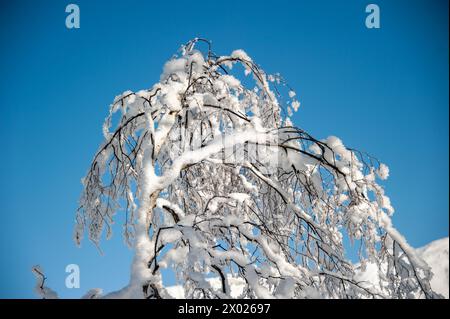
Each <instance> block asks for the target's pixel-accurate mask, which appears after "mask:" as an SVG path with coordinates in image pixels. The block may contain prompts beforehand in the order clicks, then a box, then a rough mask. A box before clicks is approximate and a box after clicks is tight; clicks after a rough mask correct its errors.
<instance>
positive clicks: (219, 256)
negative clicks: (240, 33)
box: [75, 39, 438, 298]
mask: <svg viewBox="0 0 450 319" xmlns="http://www.w3.org/2000/svg"><path fill="white" fill-rule="evenodd" d="M199 47H203V49H204V50H203V51H201V50H200V49H199ZM299 106H300V103H299V101H298V100H297V94H296V93H295V92H294V90H292V88H290V87H289V86H288V85H287V84H286V82H285V81H284V79H283V78H282V77H281V76H280V75H279V74H275V75H268V74H266V73H265V72H264V71H263V70H262V69H261V68H260V67H259V66H258V65H257V64H256V63H255V62H254V61H253V60H252V58H250V57H249V56H248V55H247V53H245V52H244V51H243V50H235V51H233V52H232V53H231V54H230V55H226V56H218V55H216V54H215V53H214V52H213V51H212V48H211V43H210V42H209V41H206V40H204V39H194V40H192V41H190V42H189V43H187V44H186V45H184V46H183V47H182V48H181V50H180V53H179V55H178V56H176V57H174V58H172V59H171V60H169V61H168V62H167V63H166V64H165V65H164V68H163V72H162V74H161V77H160V82H159V83H156V84H155V85H154V86H153V87H151V88H150V89H148V90H142V91H138V92H131V91H126V92H124V93H123V94H121V95H119V96H117V97H116V98H115V100H114V101H113V103H112V104H111V107H110V110H109V115H108V116H107V118H106V120H105V123H104V125H103V134H104V137H105V141H104V142H103V144H102V145H101V146H100V148H99V150H98V152H97V153H96V155H95V156H94V159H93V161H92V163H91V165H90V168H89V170H88V173H87V175H86V177H85V178H84V179H83V185H84V191H83V193H82V196H81V201H80V208H79V210H78V212H77V216H76V220H77V224H76V227H75V241H76V242H77V244H79V243H80V241H81V238H82V236H83V234H84V233H87V235H88V236H89V239H90V240H91V241H92V242H94V243H95V244H96V245H99V243H100V239H101V237H102V236H103V234H104V233H105V234H106V237H107V238H109V236H111V234H112V224H113V221H114V215H115V214H116V213H123V214H124V220H125V223H124V225H123V236H124V239H125V241H126V242H127V243H128V244H129V245H131V246H132V247H133V248H134V250H135V257H134V259H133V264H132V267H131V276H130V282H129V284H128V286H126V287H124V288H123V289H122V290H120V291H117V292H114V293H110V294H109V295H106V296H105V297H110V298H119V297H122V298H125V297H135V298H167V297H170V295H169V294H168V292H167V290H166V289H165V287H164V285H163V281H162V279H163V278H162V275H161V272H160V270H161V269H162V268H167V267H171V268H173V269H174V270H175V271H176V274H177V278H178V280H179V281H180V283H182V284H183V286H184V289H185V296H186V297H187V298H230V297H231V293H230V290H231V289H230V278H240V280H242V281H243V282H244V283H245V287H244V289H243V292H242V295H241V296H239V297H241V298H411V297H420V298H424V297H425V298H434V297H438V296H437V295H436V294H435V293H434V292H433V291H432V290H431V288H430V285H429V281H430V277H431V272H430V269H429V268H428V266H427V265H426V264H425V263H424V262H423V261H422V260H421V259H420V258H419V257H418V256H417V255H416V253H415V251H414V250H413V249H412V248H411V247H410V246H409V245H408V243H407V242H406V240H405V239H404V238H403V237H402V236H401V234H399V233H398V231H397V230H396V229H395V228H394V227H393V226H392V222H391V219H390V216H391V215H392V214H393V212H394V210H393V208H392V206H391V203H390V200H389V198H388V197H387V196H386V195H385V194H384V189H383V187H382V186H381V185H380V184H378V179H385V178H387V177H388V174H389V171H388V168H387V166H385V165H384V164H381V163H379V162H378V161H377V160H376V159H374V158H373V157H370V156H369V155H367V154H364V153H362V152H359V151H357V150H353V149H350V148H348V147H346V146H345V145H344V144H343V142H342V141H341V140H340V139H339V138H337V137H333V136H331V137H328V138H327V139H324V140H319V139H316V138H314V137H312V136H311V135H310V134H308V133H307V132H305V131H304V130H302V129H300V128H298V127H296V126H295V125H293V124H292V123H293V122H292V120H291V118H290V117H291V116H292V114H293V113H294V112H296V111H297V109H298V108H299ZM345 236H348V237H349V238H350V239H351V240H352V241H354V242H358V243H359V247H360V249H359V257H360V266H359V267H362V268H364V267H366V265H369V264H370V265H371V267H375V269H376V270H377V277H378V278H377V283H376V284H374V283H372V282H366V281H363V280H359V279H358V278H359V276H358V273H357V272H356V268H355V266H354V265H353V264H352V263H351V262H350V260H348V258H346V254H345V249H344V248H345V247H344V245H343V239H344V237H345ZM211 276H214V277H216V278H219V279H220V282H221V285H220V287H215V286H212V285H211V282H210V281H209V280H206V278H208V277H211ZM91 295H93V296H96V295H97V292H95V291H94V292H93V293H92V294H89V296H88V297H91Z"/></svg>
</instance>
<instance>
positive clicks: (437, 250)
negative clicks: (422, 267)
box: [417, 237, 449, 299]
mask: <svg viewBox="0 0 450 319" xmlns="http://www.w3.org/2000/svg"><path fill="white" fill-rule="evenodd" d="M448 250H449V249H448V237H446V238H442V239H438V240H435V241H432V242H431V243H429V244H428V245H426V246H424V247H422V248H418V249H417V252H418V254H419V256H420V257H422V259H423V260H425V261H426V262H427V264H428V265H429V266H430V267H431V269H432V271H433V273H434V276H433V278H432V279H431V287H432V288H433V290H434V291H436V292H437V293H440V294H442V295H444V296H445V298H447V299H448V298H449V294H448V286H449V282H448V281H449V277H448V258H449V253H448Z"/></svg>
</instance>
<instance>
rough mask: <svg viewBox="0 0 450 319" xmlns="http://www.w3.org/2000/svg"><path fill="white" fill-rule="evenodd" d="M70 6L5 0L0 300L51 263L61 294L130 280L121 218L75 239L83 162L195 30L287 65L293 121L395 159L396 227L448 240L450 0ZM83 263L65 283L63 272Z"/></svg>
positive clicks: (23, 291) (418, 242)
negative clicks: (107, 236)
mask: <svg viewBox="0 0 450 319" xmlns="http://www.w3.org/2000/svg"><path fill="white" fill-rule="evenodd" d="M73 2H74V3H77V4H78V5H79V7H80V11H81V28H80V29H76V30H75V29H73V30H69V29H67V28H66V27H65V18H66V15H67V14H66V13H65V7H66V5H67V4H69V3H70V2H69V1H62V0H59V1H50V0H46V1H39V2H36V1H14V2H11V3H8V4H6V3H3V2H2V4H1V5H0V43H1V50H0V74H1V76H0V96H1V104H0V110H1V116H0V118H1V120H0V121H1V125H0V136H1V138H2V140H3V145H2V152H1V154H2V156H1V157H0V169H1V182H0V200H1V203H2V205H1V206H0V213H1V222H2V229H1V232H0V297H3V298H33V297H35V295H34V294H33V291H32V289H33V286H34V277H33V275H32V274H31V272H30V268H31V266H32V265H34V264H40V265H41V266H42V267H43V268H44V270H45V271H46V273H47V276H48V277H49V279H48V283H49V286H51V287H52V288H54V289H55V290H57V291H58V292H59V293H60V295H61V296H63V297H79V296H81V295H82V294H83V293H84V292H86V291H87V290H88V289H90V288H94V287H101V288H104V290H105V291H111V290H114V289H118V288H121V287H122V286H124V285H125V284H126V283H127V282H128V275H129V264H130V259H131V256H132V252H131V251H130V250H129V249H128V248H126V247H125V246H124V245H122V238H121V236H120V232H121V230H120V225H117V226H119V227H118V228H117V229H116V233H115V236H113V238H112V239H111V240H110V241H108V242H103V244H102V249H103V251H104V254H103V255H100V254H99V253H98V251H97V250H96V248H95V247H94V246H93V245H92V244H90V243H89V242H88V241H84V242H83V245H82V248H81V249H78V248H76V247H75V245H74V244H73V241H72V230H73V224H74V213H75V210H76V208H77V202H78V197H79V194H80V191H81V184H80V179H81V178H82V177H83V175H84V174H85V173H86V170H87V168H88V165H89V163H90V160H91V159H92V157H93V155H94V153H95V151H96V150H97V147H98V145H99V144H100V143H101V141H102V133H101V125H102V122H103V119H104V117H105V116H106V114H107V108H108V105H109V104H110V103H111V101H112V100H113V99H114V96H116V95H117V94H119V93H121V92H123V91H125V90H127V89H131V90H139V89H143V88H148V87H150V86H152V85H153V84H154V83H155V82H156V81H157V80H158V79H159V74H160V72H161V69H162V65H163V64H164V62H165V61H166V60H167V59H169V58H170V57H171V56H172V55H173V54H174V53H175V52H176V50H177V49H178V47H179V45H180V44H182V43H185V42H187V41H188V40H189V39H191V38H193V37H195V36H202V37H205V38H208V39H211V40H212V41H213V45H214V50H215V51H216V52H217V53H219V54H229V53H230V52H231V51H232V50H234V49H238V48H242V49H244V50H245V51H247V53H248V54H249V55H250V56H252V57H253V59H254V60H255V61H256V62H257V63H258V64H260V65H261V66H262V67H263V68H264V69H265V70H266V71H267V72H269V73H274V72H280V73H282V74H283V76H284V77H285V78H286V79H287V80H288V82H289V84H290V85H291V86H292V87H294V88H295V89H296V91H297V93H298V96H299V100H300V101H301V102H302V106H301V108H300V110H299V112H298V113H297V114H296V116H295V123H296V124H297V125H298V126H300V127H302V128H304V129H306V130H307V131H309V132H311V133H312V134H313V135H314V136H316V137H319V138H325V137H327V136H329V135H336V136H339V137H340V138H342V140H343V141H344V143H345V144H346V145H348V146H351V147H354V148H358V149H361V150H364V151H367V152H369V153H370V154H372V155H375V156H376V157H377V158H379V159H380V160H381V161H383V162H385V163H386V164H387V165H388V166H389V167H390V169H391V176H390V178H389V179H388V180H387V182H386V183H384V184H385V188H386V191H387V193H388V195H389V196H390V197H391V201H392V203H393V205H394V207H395V209H396V214H395V217H394V222H395V225H396V226H397V227H398V229H399V230H400V231H401V232H402V233H403V234H404V235H405V236H406V237H407V239H408V240H409V242H410V243H411V244H412V245H413V246H416V247H418V246H422V245H424V244H426V243H428V242H430V241H432V240H434V239H438V238H441V237H445V236H448V225H449V219H448V217H449V197H448V191H449V189H448V188H449V186H448V185H449V180H448V178H449V171H448V163H449V157H448V156H449V151H448V142H449V141H448V137H449V122H448V117H449V114H448V113H449V107H448V105H449V104H448V102H449V101H448V97H449V95H448V85H449V83H448V82H449V77H448V68H449V64H448V58H449V49H448V1H426V0H422V1H392V0H390V1H380V0H374V1H372V2H373V3H376V4H378V5H379V7H380V10H381V28H380V29H370V30H369V29H367V28H366V27H365V25H364V20H365V17H366V13H365V6H366V5H367V4H368V3H370V2H368V1H295V2H294V1H292V2H288V1H282V0H278V1H245V3H241V1H226V2H224V1H220V2H213V1H207V2H206V1H196V2H186V1H184V2H181V1H180V2H178V1H171V2H170V3H168V2H167V1H158V2H156V1H155V2H150V1H134V0H127V1H111V2H109V1H100V0H97V1H92V0H91V1H73ZM71 263H76V264H78V265H79V266H80V269H81V288H80V289H67V288H66V287H65V285H64V279H65V276H66V275H67V274H66V273H65V267H66V265H68V264H71Z"/></svg>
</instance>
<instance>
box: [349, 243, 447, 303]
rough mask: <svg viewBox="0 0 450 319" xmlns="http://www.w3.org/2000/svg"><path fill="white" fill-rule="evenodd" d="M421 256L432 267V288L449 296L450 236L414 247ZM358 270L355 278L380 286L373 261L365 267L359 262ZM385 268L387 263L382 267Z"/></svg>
mask: <svg viewBox="0 0 450 319" xmlns="http://www.w3.org/2000/svg"><path fill="white" fill-rule="evenodd" d="M414 251H415V253H416V254H417V256H418V257H419V258H421V259H422V260H423V261H425V262H426V263H427V264H428V266H429V267H430V268H431V271H432V273H433V277H432V278H431V282H430V284H431V288H432V289H433V290H434V291H435V292H437V293H439V294H441V295H443V296H444V297H445V298H447V299H448V298H449V238H448V237H446V238H442V239H439V240H435V241H432V242H431V243H429V244H428V245H425V246H423V247H421V248H417V249H414ZM356 268H357V272H356V274H355V276H354V279H355V280H357V281H360V282H361V283H362V284H363V285H364V286H366V287H368V286H371V285H373V286H374V287H379V286H380V283H379V273H378V267H377V266H376V265H375V264H374V263H371V262H367V263H366V265H365V269H363V268H362V267H361V266H360V265H359V264H357V265H356ZM382 268H385V265H384V266H383V267H382Z"/></svg>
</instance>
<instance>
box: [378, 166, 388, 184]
mask: <svg viewBox="0 0 450 319" xmlns="http://www.w3.org/2000/svg"><path fill="white" fill-rule="evenodd" d="M377 174H378V176H379V177H380V178H381V179H383V180H384V179H387V178H388V177H389V167H387V166H386V165H385V164H383V163H381V164H380V167H379V168H378V170H377Z"/></svg>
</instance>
